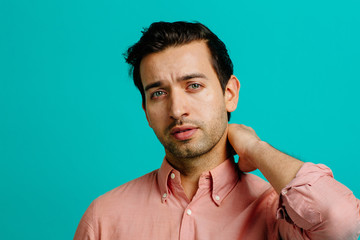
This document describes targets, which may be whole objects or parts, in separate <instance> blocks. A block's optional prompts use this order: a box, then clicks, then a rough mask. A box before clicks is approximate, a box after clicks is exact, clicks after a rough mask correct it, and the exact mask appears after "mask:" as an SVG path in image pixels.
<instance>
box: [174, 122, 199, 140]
mask: <svg viewBox="0 0 360 240" xmlns="http://www.w3.org/2000/svg"><path fill="white" fill-rule="evenodd" d="M197 129H198V128H196V127H193V126H181V127H174V128H173V129H171V132H170V133H171V135H172V136H174V138H175V139H177V140H179V141H185V140H189V139H190V138H191V137H192V136H193V135H194V134H195V133H196V131H197Z"/></svg>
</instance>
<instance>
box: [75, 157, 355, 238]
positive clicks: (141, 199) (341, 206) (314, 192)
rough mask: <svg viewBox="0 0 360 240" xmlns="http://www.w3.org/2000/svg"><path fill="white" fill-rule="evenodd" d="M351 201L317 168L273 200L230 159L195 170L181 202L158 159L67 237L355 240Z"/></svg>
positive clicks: (174, 180)
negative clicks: (195, 182) (193, 187)
mask: <svg viewBox="0 0 360 240" xmlns="http://www.w3.org/2000/svg"><path fill="white" fill-rule="evenodd" d="M359 204H360V201H359V200H357V199H356V198H355V197H354V195H353V194H352V192H351V191H350V190H349V189H347V188H346V187H345V186H344V185H342V184H341V183H339V182H337V181H335V180H334V178H333V175H332V173H331V171H330V169H329V168H327V167H326V166H324V165H321V164H319V165H315V164H312V163H305V164H304V165H303V167H302V168H301V169H300V170H299V172H298V173H297V175H296V177H295V178H294V179H293V181H292V182H290V183H289V184H288V186H286V187H285V188H284V189H283V190H282V194H281V197H279V195H278V194H277V193H276V192H275V190H274V189H273V188H272V187H271V185H270V184H269V183H267V182H265V181H264V180H262V179H261V178H259V177H257V176H255V175H253V174H244V173H241V172H239V171H238V167H237V165H236V164H235V163H234V162H233V160H227V161H225V162H223V163H222V164H220V165H219V166H218V167H216V168H215V169H213V170H211V171H209V172H205V173H203V174H202V176H201V177H200V180H199V189H198V191H197V192H196V194H195V196H194V197H193V199H192V201H189V200H188V199H187V197H186V195H185V193H184V191H183V188H182V186H181V182H180V173H179V172H178V171H177V170H175V169H174V168H173V167H171V165H170V164H169V163H168V162H167V161H166V160H164V161H163V164H162V166H161V168H160V169H158V170H155V171H153V172H151V173H149V174H147V175H144V176H142V177H140V178H138V179H135V180H133V181H130V182H128V183H126V184H124V185H122V186H120V187H117V188H115V189H114V190H112V191H110V192H108V193H106V194H104V195H102V196H100V197H99V198H97V199H96V200H95V201H93V202H92V203H91V205H90V206H89V208H88V209H87V211H86V212H85V214H84V216H83V217H82V219H81V221H80V223H79V226H78V229H77V230H76V233H75V237H74V239H75V240H85V239H86V240H95V239H98V240H100V239H101V240H110V239H111V240H118V239H119V240H120V239H121V240H124V239H134V240H135V239H136V240H141V239H146V240H149V239H159V240H162V239H164V240H169V239H170V240H171V239H180V240H191V239H197V240H201V239H203V240H210V239H222V240H233V239H250V240H257V239H261V240H262V239H291V240H294V239H326V240H331V239H334V240H335V239H336V240H341V239H344V240H350V239H354V240H356V239H357V237H358V235H359V234H360V217H359Z"/></svg>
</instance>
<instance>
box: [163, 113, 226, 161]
mask: <svg viewBox="0 0 360 240" xmlns="http://www.w3.org/2000/svg"><path fill="white" fill-rule="evenodd" d="M183 124H191V125H195V126H197V127H198V130H197V131H199V132H197V133H196V134H197V135H198V136H197V138H198V139H189V140H184V141H176V140H175V139H174V138H173V137H172V136H171V135H170V134H169V132H170V129H171V127H172V126H173V125H183ZM172 126H170V127H169V128H168V130H167V131H166V133H165V136H167V137H165V138H164V139H162V138H160V137H159V136H158V139H159V141H160V142H161V144H162V145H163V146H164V148H165V150H166V151H167V152H169V153H170V154H171V155H172V156H173V157H175V158H178V159H194V158H198V157H201V156H202V155H204V154H206V153H208V152H210V151H211V150H212V149H213V148H214V147H215V146H216V145H217V144H218V142H219V141H220V139H221V138H222V136H223V135H224V133H225V130H226V126H227V115H225V117H224V115H222V114H221V115H220V116H219V118H218V119H217V120H216V121H212V124H211V125H207V124H206V123H204V122H199V121H180V122H177V123H174V124H172ZM199 135H200V136H199Z"/></svg>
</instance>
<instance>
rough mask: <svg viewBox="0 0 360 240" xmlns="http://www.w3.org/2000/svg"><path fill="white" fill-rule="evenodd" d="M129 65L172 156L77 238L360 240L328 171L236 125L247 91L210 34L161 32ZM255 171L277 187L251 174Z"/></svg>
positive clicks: (94, 214) (185, 27)
mask: <svg viewBox="0 0 360 240" xmlns="http://www.w3.org/2000/svg"><path fill="white" fill-rule="evenodd" d="M126 60H127V62H128V63H130V64H131V65H132V71H133V78H134V82H135V85H136V86H137V87H138V89H139V90H140V92H141V94H142V98H143V109H144V111H145V113H146V118H147V120H148V123H149V126H150V127H151V128H152V129H153V130H154V132H155V134H156V136H157V137H158V139H159V141H160V142H161V144H162V145H163V146H164V148H165V153H166V155H165V158H164V160H163V163H162V165H161V168H160V169H158V170H155V171H153V172H151V173H149V174H147V175H145V176H142V177H140V178H138V179H135V180H133V181H131V182H129V183H126V184H124V185H122V186H120V187H118V188H116V189H114V190H112V191H110V192H108V193H106V194H105V195H103V196H101V197H99V198H98V199H96V200H95V201H94V202H93V203H92V204H91V205H90V207H89V208H88V210H87V211H86V213H85V214H84V216H83V218H82V219H81V221H80V224H79V226H78V229H77V231H76V234H75V237H74V239H76V240H79V239H91V240H92V239H102V240H104V239H186V240H189V239H291V240H292V239H327V240H329V239H336V240H339V239H344V240H345V239H346V240H349V239H357V237H358V235H359V233H360V217H359V204H360V201H359V200H357V199H356V198H355V197H354V195H353V194H352V192H351V191H350V190H349V189H347V188H346V187H345V186H343V185H342V184H340V183H339V182H337V181H335V180H334V179H333V176H332V173H331V171H330V169H329V168H327V167H326V166H324V165H315V164H312V163H303V162H302V161H300V160H297V159H295V158H292V157H290V156H288V155H286V154H284V153H281V152H279V151H278V150H276V149H274V148H273V147H271V146H270V145H269V144H267V143H265V142H263V141H261V140H260V139H259V137H258V136H257V135H256V134H255V132H254V130H252V129H251V128H249V127H246V126H243V125H237V124H228V119H229V118H230V113H231V112H232V111H234V110H235V109H236V106H237V103H238V94H239V89H240V83H239V81H238V79H237V78H236V77H235V76H234V75H233V66H232V62H231V60H230V58H229V55H228V53H227V50H226V47H225V45H224V44H223V43H222V42H221V41H220V39H219V38H218V37H217V36H216V35H215V34H214V33H212V32H211V31H210V30H209V29H208V28H206V27H205V26H204V25H202V24H200V23H187V22H175V23H166V22H158V23H153V24H152V25H151V26H150V27H149V29H147V30H146V31H144V32H143V36H142V37H141V39H140V40H139V42H137V43H136V44H135V45H134V46H132V47H131V48H129V50H128V52H127V55H126ZM234 151H235V152H236V153H237V154H238V155H239V162H238V164H237V165H236V164H235V163H234V159H233V152H234ZM255 169H259V170H260V171H261V172H262V173H263V175H264V176H265V177H266V178H267V180H268V181H269V183H267V182H265V181H263V180H262V179H260V178H258V177H256V176H255V175H252V174H245V173H244V172H249V171H253V170H255Z"/></svg>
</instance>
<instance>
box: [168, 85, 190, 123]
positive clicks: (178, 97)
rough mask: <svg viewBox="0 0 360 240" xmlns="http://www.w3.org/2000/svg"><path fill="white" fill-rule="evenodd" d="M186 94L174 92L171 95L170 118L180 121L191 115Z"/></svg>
mask: <svg viewBox="0 0 360 240" xmlns="http://www.w3.org/2000/svg"><path fill="white" fill-rule="evenodd" d="M188 107H189V106H188V104H187V99H186V94H185V93H182V92H181V91H177V90H173V91H172V92H171V94H170V101H169V115H170V118H172V119H175V120H180V119H182V118H184V117H187V116H188V115H189V112H188Z"/></svg>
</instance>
